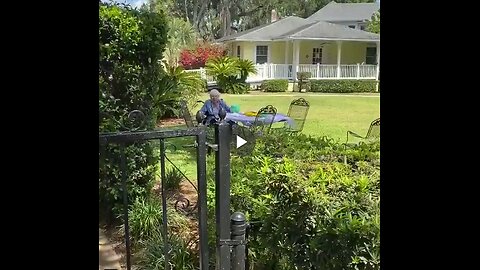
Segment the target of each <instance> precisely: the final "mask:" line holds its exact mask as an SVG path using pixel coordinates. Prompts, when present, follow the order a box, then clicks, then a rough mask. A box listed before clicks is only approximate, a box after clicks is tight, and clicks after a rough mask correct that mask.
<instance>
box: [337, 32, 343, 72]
mask: <svg viewBox="0 0 480 270" xmlns="http://www.w3.org/2000/svg"><path fill="white" fill-rule="evenodd" d="M341 60H342V42H341V41H337V78H340V75H342V72H341V69H340V63H341Z"/></svg>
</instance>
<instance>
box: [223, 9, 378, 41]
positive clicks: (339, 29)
mask: <svg viewBox="0 0 480 270" xmlns="http://www.w3.org/2000/svg"><path fill="white" fill-rule="evenodd" d="M378 8H379V5H378V4H377V3H351V4H338V3H335V2H333V1H332V2H330V3H329V4H328V5H326V6H325V7H323V8H322V9H320V10H319V11H317V12H316V13H315V14H313V15H312V16H310V17H309V18H307V19H303V18H300V17H296V16H289V17H286V18H283V19H280V20H278V21H275V22H273V23H269V24H265V25H261V26H257V27H255V28H252V29H249V30H246V31H242V32H238V33H235V34H232V35H229V36H226V37H223V38H220V39H217V40H216V42H226V41H272V40H285V39H315V40H355V41H377V40H379V39H380V35H378V34H374V33H370V32H366V31H362V30H357V29H351V28H348V27H347V26H344V25H339V24H334V23H329V22H326V21H327V20H325V19H323V20H317V19H315V18H317V17H322V18H323V17H325V18H330V21H334V20H337V19H338V20H347V21H354V20H363V19H362V18H363V17H365V18H367V19H370V17H371V15H372V14H374V13H375V12H376V11H377V10H378ZM317 15H318V16H317ZM314 16H316V17H315V18H312V17H314ZM342 18H343V19H342Z"/></svg>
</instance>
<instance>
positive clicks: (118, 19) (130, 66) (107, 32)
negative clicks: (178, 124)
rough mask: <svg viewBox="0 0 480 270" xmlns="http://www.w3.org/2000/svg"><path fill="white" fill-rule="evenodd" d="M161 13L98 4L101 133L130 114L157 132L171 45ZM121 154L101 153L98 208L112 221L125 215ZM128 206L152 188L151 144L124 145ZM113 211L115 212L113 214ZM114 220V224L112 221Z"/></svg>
mask: <svg viewBox="0 0 480 270" xmlns="http://www.w3.org/2000/svg"><path fill="white" fill-rule="evenodd" d="M165 25H166V22H165V18H164V16H163V14H158V13H151V12H148V11H146V10H134V9H131V8H130V7H128V6H126V7H121V6H119V5H118V4H111V3H102V2H100V3H99V110H100V113H99V131H100V132H114V131H118V130H121V129H123V127H122V125H121V123H123V124H124V125H127V123H128V121H127V119H128V118H127V117H128V114H129V112H131V111H133V110H140V111H142V112H143V113H144V114H145V116H146V117H145V121H144V128H146V129H153V128H154V126H155V120H156V117H157V115H156V114H157V113H158V111H156V110H155V108H154V106H153V104H154V97H155V96H161V95H162V89H161V88H160V87H159V86H158V85H159V80H160V78H161V76H162V68H161V65H160V63H159V60H161V59H162V53H161V52H162V51H163V50H164V48H165V44H166V42H167V31H166V28H165ZM119 154H120V150H119V147H118V146H116V145H108V146H105V147H102V148H101V149H100V164H99V165H100V167H99V207H101V209H107V211H108V213H107V214H108V216H110V217H115V216H116V215H117V214H118V213H121V211H120V210H121V209H122V207H123V206H122V202H123V199H122V198H123V197H122V196H123V194H122V184H121V179H122V178H121V176H122V173H121V170H120V167H119V164H120V162H119V161H120V155H119ZM125 157H126V164H127V168H126V171H127V172H135V173H130V174H129V175H128V179H127V186H128V199H129V202H130V203H131V202H133V201H135V199H136V198H137V197H144V196H147V195H148V193H149V192H150V190H151V187H152V185H153V179H154V177H155V171H156V164H157V160H158V159H157V157H156V156H154V153H153V150H152V147H151V144H150V143H135V144H130V145H126V149H125ZM111 210H113V211H111ZM108 221H112V220H108Z"/></svg>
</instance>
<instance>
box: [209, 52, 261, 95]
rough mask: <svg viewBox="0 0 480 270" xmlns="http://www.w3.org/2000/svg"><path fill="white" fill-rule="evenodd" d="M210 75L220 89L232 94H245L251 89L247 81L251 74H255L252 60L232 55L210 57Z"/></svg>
mask: <svg viewBox="0 0 480 270" xmlns="http://www.w3.org/2000/svg"><path fill="white" fill-rule="evenodd" d="M206 70H207V74H208V75H212V76H213V77H214V80H215V81H216V82H217V84H218V86H220V91H221V92H223V93H230V94H243V93H247V92H248V90H250V86H249V85H248V84H247V83H246V82H245V80H246V79H247V77H248V75H249V74H255V73H256V69H255V66H254V64H253V62H252V61H250V60H246V59H238V58H232V57H227V56H226V57H220V58H214V59H210V60H209V61H208V62H207V64H206Z"/></svg>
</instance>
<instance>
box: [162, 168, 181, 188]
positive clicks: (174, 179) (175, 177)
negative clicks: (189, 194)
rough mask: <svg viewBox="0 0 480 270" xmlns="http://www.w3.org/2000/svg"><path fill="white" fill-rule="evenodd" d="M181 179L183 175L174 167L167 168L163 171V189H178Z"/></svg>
mask: <svg viewBox="0 0 480 270" xmlns="http://www.w3.org/2000/svg"><path fill="white" fill-rule="evenodd" d="M182 180H183V175H182V174H181V173H180V172H179V171H178V170H177V169H175V168H171V169H169V170H167V172H166V173H165V189H166V190H178V189H179V188H180V183H181V182H182Z"/></svg>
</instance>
